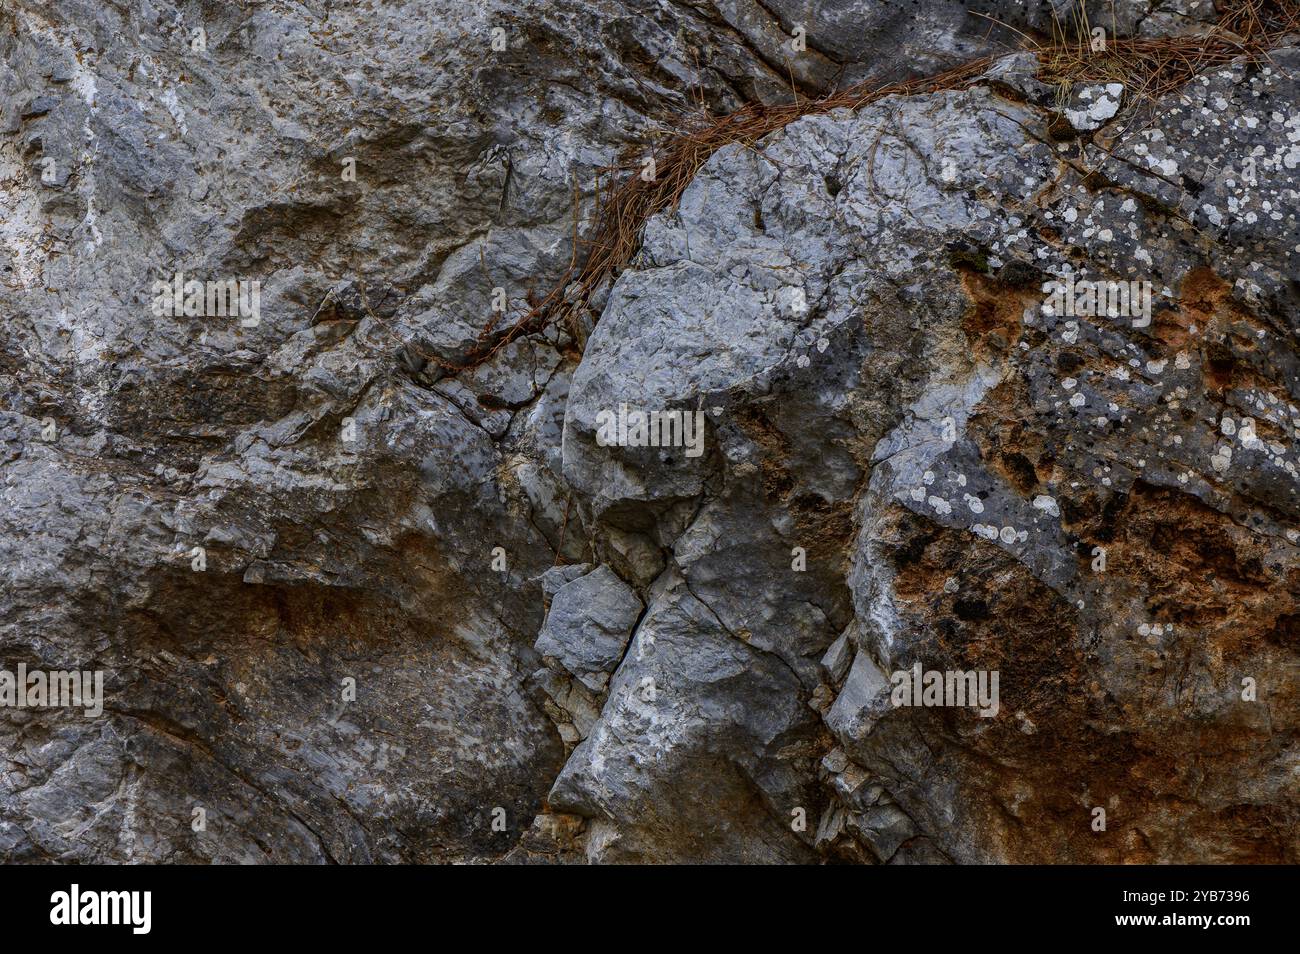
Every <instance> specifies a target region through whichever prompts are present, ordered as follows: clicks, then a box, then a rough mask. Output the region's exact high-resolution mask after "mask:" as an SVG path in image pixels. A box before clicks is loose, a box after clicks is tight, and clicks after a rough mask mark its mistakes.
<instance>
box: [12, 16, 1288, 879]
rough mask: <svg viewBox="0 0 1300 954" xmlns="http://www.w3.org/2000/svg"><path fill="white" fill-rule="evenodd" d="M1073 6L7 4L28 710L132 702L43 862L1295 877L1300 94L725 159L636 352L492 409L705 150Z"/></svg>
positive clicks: (44, 717)
mask: <svg viewBox="0 0 1300 954" xmlns="http://www.w3.org/2000/svg"><path fill="white" fill-rule="evenodd" d="M1069 6H1071V5H1069V4H1052V5H1050V7H1052V8H1057V15H1058V16H1060V17H1065V16H1066V15H1067V13H1068V11H1067V10H1066V7H1069ZM1097 6H1098V7H1100V6H1102V5H1097ZM1104 6H1105V7H1106V10H1105V11H1102V10H1100V9H1098V10H1093V9H1092V5H1089V13H1090V16H1092V18H1093V20H1094V21H1095V22H1101V23H1103V24H1106V25H1107V26H1108V27H1109V28H1110V29H1111V30H1112V33H1114V32H1118V33H1120V34H1125V33H1135V34H1142V35H1147V36H1153V35H1162V34H1165V33H1168V32H1169V31H1174V30H1184V29H1193V28H1198V27H1196V26H1195V25H1196V24H1198V23H1199V24H1203V23H1205V22H1208V21H1210V20H1212V19H1213V17H1214V10H1213V9H1212V6H1211V5H1210V4H1207V3H1201V2H1199V0H1197V2H1192V0H1188V2H1175V3H1147V2H1134V3H1124V4H1119V3H1117V4H1114V8H1115V19H1114V20H1113V22H1109V23H1108V22H1107V21H1108V18H1109V17H1110V6H1111V5H1109V4H1107V5H1104ZM1031 7H1033V9H1029V8H1023V7H1022V5H1020V4H1017V3H958V2H943V0H935V2H929V3H923V4H901V3H893V2H882V3H861V2H853V0H845V2H842V3H841V2H836V3H829V4H820V5H818V9H817V10H816V11H812V10H804V9H803V8H801V7H800V6H799V5H798V4H785V3H768V4H766V5H759V4H751V3H747V2H731V0H728V2H725V3H724V2H720V0H719V2H717V3H710V4H705V5H702V6H692V5H684V4H673V3H670V4H664V5H658V4H655V5H651V4H643V3H640V2H637V0H623V2H613V0H609V2H603V3H599V4H593V5H589V4H585V3H577V2H573V3H570V2H568V0H545V2H540V0H539V2H536V3H529V4H524V5H518V4H499V5H491V4H489V5H480V6H476V7H474V8H472V9H469V8H465V9H462V8H460V7H457V8H456V9H455V10H452V9H450V8H447V9H443V8H441V7H436V8H435V6H434V5H431V4H429V3H426V2H414V0H411V2H406V3H400V4H383V5H378V4H376V5H373V6H370V5H361V6H358V7H349V8H348V9H336V8H332V7H330V6H329V5H328V4H326V5H322V6H320V7H319V8H317V7H314V6H310V5H301V4H293V3H281V2H273V3H267V4H261V5H258V6H256V7H253V8H249V9H247V10H245V9H242V8H238V7H220V8H216V7H213V8H209V7H207V6H195V5H176V4H172V3H165V2H160V3H155V4H146V5H144V6H143V7H140V8H139V10H138V11H137V10H134V9H133V10H132V11H125V10H123V9H120V8H118V7H115V6H112V5H107V4H99V3H94V2H81V0H55V2H52V3H51V2H46V0H41V2H32V0H7V2H6V3H5V5H4V6H3V7H0V53H2V54H3V60H2V63H0V234H3V236H4V247H3V251H2V252H0V256H2V257H0V316H2V317H3V329H4V330H3V332H0V386H2V387H3V393H4V396H5V403H4V406H3V408H0V440H2V441H3V454H2V456H0V500H2V501H3V507H0V580H2V581H3V584H2V585H0V654H2V655H0V668H4V669H14V668H15V667H16V666H17V665H18V664H20V663H22V664H25V665H26V666H28V667H29V668H31V669H44V670H61V669H75V670H100V671H102V672H103V673H104V674H105V698H104V706H103V710H104V711H103V713H102V715H99V716H98V717H93V718H92V717H88V716H87V715H86V714H85V713H84V712H83V711H81V710H80V709H76V708H35V709H17V708H0V744H3V746H4V752H5V759H6V761H5V763H4V771H3V776H2V778H3V783H2V784H0V857H3V858H4V859H5V860H9V861H34V860H50V861H56V860H66V861H223V862H226V861H232V862H233V861H241V862H242V861H278V862H330V861H332V862H366V861H385V862H391V861H452V860H475V861H477V860H494V859H505V860H509V861H520V862H529V861H574V860H592V861H608V862H615V861H619V862H626V861H722V862H732V861H754V862H817V861H823V860H847V861H857V862H866V863H935V862H944V861H957V862H972V861H978V862H989V861H1058V862H1059V861H1066V862H1120V861H1153V862H1218V861H1289V862H1295V861H1297V860H1298V859H1297V857H1296V845H1297V833H1298V831H1297V830H1298V827H1300V740H1298V737H1297V731H1298V729H1300V641H1298V640H1300V635H1298V634H1300V622H1298V621H1300V608H1297V595H1298V593H1300V559H1298V557H1300V552H1298V545H1300V496H1298V491H1300V483H1298V480H1300V477H1298V475H1297V473H1296V457H1297V455H1296V450H1295V448H1296V441H1297V438H1300V410H1297V403H1300V394H1297V391H1298V390H1300V376H1298V374H1300V349H1298V348H1297V341H1296V335H1297V331H1298V330H1300V322H1298V320H1297V315H1298V314H1300V310H1298V308H1297V306H1298V305H1300V301H1298V300H1297V297H1298V296H1297V285H1296V279H1297V264H1298V263H1297V257H1298V256H1300V227H1298V226H1297V221H1296V214H1297V213H1296V209H1297V206H1298V204H1300V201H1298V200H1300V181H1298V180H1300V146H1298V145H1297V140H1300V117H1297V116H1296V115H1294V113H1295V110H1294V103H1295V101H1296V98H1297V95H1296V94H1297V91H1296V84H1295V80H1294V79H1293V75H1294V71H1295V67H1296V66H1297V65H1300V53H1298V52H1297V51H1296V49H1295V48H1294V43H1290V44H1284V45H1283V46H1284V48H1283V49H1280V50H1277V51H1274V53H1273V54H1272V56H1271V60H1270V62H1268V63H1251V62H1249V61H1248V60H1247V59H1245V58H1241V59H1239V60H1237V61H1235V62H1233V63H1231V64H1230V65H1227V66H1224V67H1223V68H1220V69H1215V70H1213V71H1210V72H1208V73H1206V74H1205V75H1203V76H1199V77H1197V78H1195V79H1193V80H1192V81H1191V82H1189V83H1187V84H1186V85H1185V87H1184V88H1182V89H1180V90H1178V91H1176V92H1172V93H1170V94H1168V95H1165V96H1163V97H1162V98H1160V99H1159V100H1157V101H1154V102H1140V101H1138V99H1137V97H1135V95H1134V91H1133V90H1132V89H1128V88H1126V87H1125V86H1124V84H1122V83H1118V82H1115V83H1106V82H1097V83H1081V84H1077V85H1076V86H1075V87H1074V88H1073V89H1072V90H1068V91H1066V90H1062V89H1059V88H1057V87H1054V86H1048V85H1045V84H1044V83H1043V82H1042V81H1041V80H1040V79H1038V78H1037V77H1036V75H1035V74H1036V69H1037V63H1036V62H1035V60H1034V58H1033V57H1032V56H1027V55H1023V54H1022V55H1014V56H1008V57H1007V58H1005V59H1002V60H999V61H998V62H997V63H996V64H995V65H994V66H993V67H992V68H991V69H990V70H989V73H988V74H987V76H985V77H983V78H982V79H980V80H978V81H977V82H975V83H973V84H971V85H970V86H969V87H968V88H963V89H953V90H947V91H941V92H933V93H927V94H920V95H914V96H906V97H902V96H896V97H889V98H886V99H883V100H880V101H878V102H875V103H872V104H870V105H867V106H864V107H863V108H861V109H859V110H857V111H856V112H851V111H849V110H836V111H833V112H830V113H827V114H823V115H814V116H808V117H806V118H803V119H800V120H797V121H795V122H793V123H791V124H790V125H788V126H787V127H785V128H784V129H783V130H781V131H779V132H776V133H774V134H773V135H771V136H770V137H768V138H767V139H766V140H765V141H764V142H763V143H762V144H761V145H760V147H759V148H744V147H742V146H738V145H736V146H727V147H724V148H722V149H721V150H719V151H718V152H717V153H716V154H715V155H714V156H713V157H712V158H711V159H710V160H709V161H708V162H707V163H706V164H705V165H704V167H703V168H702V169H701V170H700V171H699V172H698V174H697V175H695V177H694V179H693V181H692V182H691V184H690V185H689V186H688V187H687V189H686V191H685V193H684V194H683V195H682V197H681V201H680V204H679V205H678V206H677V207H676V208H675V209H672V210H669V211H666V212H664V213H663V214H660V215H658V216H656V217H655V218H653V219H652V220H651V221H650V222H649V223H648V225H647V227H646V229H645V234H644V240H643V244H642V248H641V251H640V252H639V254H638V255H637V257H636V259H635V260H634V262H633V263H632V264H631V266H630V267H629V268H628V269H626V270H625V271H623V273H622V274H621V275H619V276H618V278H617V281H616V282H614V283H613V285H612V287H607V288H603V289H601V290H600V291H599V293H598V295H597V296H595V297H594V298H593V300H592V301H590V302H589V303H588V304H589V305H590V312H591V314H590V315H589V316H588V317H589V319H590V320H592V322H593V323H592V324H591V325H590V326H589V327H587V328H578V327H575V326H571V325H568V324H565V323H559V324H554V325H551V326H548V327H545V328H540V329H539V330H537V331H535V332H533V333H529V334H523V335H519V336H517V337H514V338H513V339H511V340H509V341H508V342H507V343H503V344H502V345H501V347H499V348H498V349H497V350H495V351H494V352H493V353H492V354H491V355H490V357H489V358H488V359H487V360H485V361H482V362H481V363H477V364H474V365H473V366H472V367H469V368H461V367H459V366H460V365H462V364H463V363H465V362H466V360H467V358H468V357H469V356H471V355H472V354H474V353H475V349H476V348H477V347H478V346H479V344H480V343H481V342H482V341H483V340H484V336H485V335H488V336H490V335H491V334H492V333H493V332H494V331H495V332H497V333H499V332H500V329H503V328H506V327H509V326H510V325H511V324H512V323H513V322H515V321H517V320H519V319H520V318H521V317H522V316H523V315H525V314H526V313H528V312H529V310H530V309H531V308H532V307H533V306H534V305H535V304H536V303H537V302H538V301H540V300H541V299H542V298H543V297H544V296H545V295H546V294H547V293H548V292H549V291H550V290H551V288H552V287H553V286H554V284H555V283H556V282H557V281H559V280H560V279H561V277H562V276H563V275H564V273H565V268H566V267H567V266H568V264H569V263H570V262H571V261H572V260H573V258H574V256H575V254H578V253H580V251H581V250H578V252H575V249H574V246H573V237H574V233H575V229H576V230H577V231H578V232H579V233H580V234H581V232H582V230H583V229H584V227H585V225H586V224H587V223H588V222H589V220H590V217H591V215H592V213H593V209H594V206H595V202H596V200H597V192H596V188H595V183H596V178H597V172H598V170H599V169H600V168H601V167H603V166H605V165H607V164H609V163H612V162H615V161H618V160H619V159H620V157H621V158H622V159H624V160H630V159H635V158H636V157H639V156H641V155H644V154H646V152H647V150H648V149H649V147H650V142H651V140H652V139H653V136H654V135H655V133H656V131H660V130H664V129H669V128H672V127H673V126H674V125H675V124H676V123H677V122H679V121H680V119H681V117H682V115H683V114H685V113H687V112H688V111H689V110H690V109H691V108H692V104H695V103H700V102H702V103H704V104H705V105H706V106H708V107H709V108H710V109H712V110H714V111H717V112H721V111H726V110H729V109H733V108H735V107H737V106H739V105H741V103H743V102H744V101H746V100H749V99H755V98H756V99H760V100H764V101H767V102H781V101H787V100H788V98H789V96H790V88H791V84H793V85H794V86H795V88H796V89H797V90H798V91H799V92H800V93H803V94H809V95H811V94H817V93H822V92H827V91H829V90H831V89H833V88H837V87H839V86H842V85H843V84H845V83H848V82H851V81H854V80H857V79H861V78H862V77H864V76H866V75H869V74H874V75H879V76H880V77H882V78H887V79H895V78H898V77H900V76H911V75H916V74H918V73H926V72H930V71H933V70H937V69H942V68H944V67H946V66H949V65H952V64H954V63H956V62H959V61H960V60H962V59H966V58H969V57H973V56H976V55H984V54H989V53H992V52H997V51H998V50H1000V49H1003V48H1006V47H1007V46H1008V45H1009V44H1010V42H1011V40H1012V39H1013V38H1014V36H1015V33H1014V31H1015V30H1027V31H1031V32H1037V33H1041V34H1049V33H1050V32H1051V30H1052V29H1053V25H1052V23H1053V21H1052V19H1051V18H1050V17H1049V16H1048V12H1049V11H1048V8H1049V5H1048V4H1041V5H1031ZM973 13H980V14H985V15H987V17H988V18H991V19H984V18H980V17H976V16H973V15H972V14H973ZM1103 14H1104V15H1103ZM805 17H806V18H807V19H806V22H805V19H804V18H805ZM994 21H997V22H994ZM1002 24H1005V25H1002ZM850 26H852V27H853V29H849V27H850ZM798 27H803V28H804V30H805V32H806V41H807V42H806V49H804V50H799V49H796V48H795V47H791V46H789V43H790V40H791V37H792V36H793V35H794V34H795V33H796V30H797V28H798ZM859 27H860V29H859ZM196 31H201V32H196ZM502 46H504V49H502V48H501V47H502ZM178 271H181V272H183V273H184V277H185V278H186V279H191V280H198V281H218V280H227V279H233V280H249V281H251V280H256V281H258V282H259V283H260V292H259V294H260V297H259V299H258V311H257V314H256V315H255V316H253V317H255V318H256V320H255V321H254V320H251V319H249V320H242V321H241V320H240V318H239V316H230V315H224V316H220V315H217V316H214V315H198V316H195V315H190V316H186V315H184V314H180V315H170V314H167V313H165V312H163V313H160V312H159V310H158V309H156V308H155V307H154V305H155V298H156V291H155V288H154V283H155V282H156V281H160V280H162V281H168V280H170V279H171V277H172V276H173V275H174V274H175V273H176V272H178ZM1107 282H1109V283H1112V286H1113V283H1118V282H1124V283H1126V285H1125V298H1124V299H1123V302H1122V304H1123V305H1124V309H1121V313H1117V314H1113V315H1112V314H1107V313H1106V309H1105V308H1104V307H1103V308H1101V309H1100V310H1098V309H1096V308H1094V307H1090V306H1088V303H1087V301H1086V300H1083V299H1080V300H1079V301H1075V300H1074V299H1073V298H1071V301H1070V303H1069V304H1068V305H1067V304H1066V303H1065V298H1064V297H1063V294H1057V292H1058V290H1059V289H1062V288H1065V287H1068V288H1069V289H1070V291H1071V293H1073V292H1074V291H1075V290H1076V289H1091V288H1093V287H1094V285H1093V284H1091V283H1102V284H1103V285H1104V283H1107ZM1130 282H1132V283H1137V284H1136V285H1132V286H1129V285H1128V284H1127V283H1130ZM1070 283H1073V284H1070ZM1142 283H1149V285H1150V289H1149V291H1150V298H1149V299H1148V301H1149V306H1150V307H1149V309H1147V310H1146V311H1145V312H1144V311H1143V310H1142V308H1141V302H1142V301H1143V298H1142V291H1141V290H1142V289H1143V288H1146V286H1145V285H1143V284H1142ZM1097 287H1100V286H1097ZM1107 287H1111V286H1107ZM1130 288H1131V289H1132V290H1133V291H1132V295H1131V296H1130V295H1129V290H1130ZM1094 304H1095V301H1094ZM597 319H598V320H597ZM575 335H577V336H578V337H575ZM489 340H491V339H490V337H489ZM620 408H624V409H627V408H632V409H634V410H635V409H641V410H646V411H650V410H653V411H656V412H671V413H672V414H674V415H676V417H675V418H674V420H675V421H677V422H679V423H680V424H683V425H684V424H687V423H689V424H690V425H691V426H694V425H695V422H696V421H698V422H699V425H698V428H699V429H698V431H693V432H692V433H695V434H697V436H698V437H699V438H700V439H701V440H700V444H699V450H700V453H698V454H695V453H691V454H687V453H686V452H685V451H686V450H687V448H685V447H683V446H681V441H675V442H671V443H669V444H668V446H649V445H647V446H629V444H635V442H634V441H633V442H628V441H615V442H613V443H611V442H609V441H608V440H606V439H605V437H606V436H607V435H606V434H602V431H601V425H602V414H605V415H608V414H611V413H613V414H617V413H618V412H619V410H620ZM678 436H679V437H680V436H681V432H680V431H679V432H678ZM914 665H919V666H920V667H921V668H922V669H924V670H927V671H930V670H937V671H962V672H977V671H978V672H981V673H989V672H996V673H997V674H998V677H999V681H998V690H999V693H1000V695H999V698H998V700H997V706H996V712H993V713H992V714H986V715H981V714H980V712H979V711H977V709H976V708H975V707H971V706H957V707H952V706H940V707H927V706H903V707H900V706H896V705H894V704H893V701H892V699H891V696H892V689H893V685H892V682H891V677H892V676H893V674H894V673H896V672H900V671H910V669H911V667H913V666H914ZM1098 809H1104V813H1105V828H1104V829H1099V828H1098V826H1097V819H1098V815H1097V810H1098Z"/></svg>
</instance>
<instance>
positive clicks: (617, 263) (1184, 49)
mask: <svg viewBox="0 0 1300 954" xmlns="http://www.w3.org/2000/svg"><path fill="white" fill-rule="evenodd" d="M1225 6H1226V7H1228V9H1227V10H1226V11H1225V12H1223V13H1222V15H1221V18H1220V20H1219V22H1218V23H1217V24H1216V25H1214V26H1212V27H1210V28H1208V29H1206V30H1204V31H1202V32H1199V33H1194V34H1187V35H1183V36H1175V37H1161V38H1143V37H1137V38H1128V39H1115V38H1109V39H1108V41H1107V44H1106V49H1105V51H1104V52H1093V51H1092V50H1091V48H1090V46H1089V42H1088V40H1089V37H1088V29H1089V25H1088V23H1087V20H1086V17H1083V16H1081V15H1080V16H1077V17H1076V18H1075V23H1074V24H1073V29H1067V27H1066V26H1065V25H1064V24H1059V23H1058V25H1057V26H1058V28H1057V29H1055V30H1054V35H1053V37H1052V39H1051V40H1050V41H1039V40H1034V39H1032V38H1030V37H1025V41H1026V42H1025V44H1024V49H1026V50H1028V51H1030V52H1033V53H1035V54H1036V55H1037V56H1038V58H1039V62H1040V64H1041V66H1040V69H1039V74H1038V76H1039V79H1041V80H1042V81H1043V82H1045V83H1048V84H1050V85H1055V86H1057V87H1058V88H1060V89H1062V90H1063V91H1064V92H1065V93H1067V94H1068V89H1069V86H1070V85H1071V84H1074V83H1093V82H1118V83H1123V84H1124V87H1125V91H1126V95H1127V96H1128V97H1129V101H1130V103H1132V102H1138V101H1152V100H1155V99H1158V98H1160V97H1162V96H1165V95H1167V94H1169V93H1171V92H1175V91H1177V90H1178V89H1179V88H1181V87H1182V86H1183V85H1184V84H1185V83H1186V82H1187V81H1188V80H1190V79H1191V78H1192V77H1194V76H1196V75H1198V74H1200V73H1202V72H1204V71H1206V70H1209V69H1212V68H1214V67H1217V66H1222V65H1224V64H1226V63H1229V62H1231V61H1232V60H1234V59H1236V58H1238V57H1241V56H1246V57H1250V58H1252V59H1264V58H1266V57H1267V55H1268V52H1269V50H1271V49H1273V48H1275V47H1276V46H1277V43H1278V41H1279V40H1280V39H1281V38H1282V37H1283V36H1285V35H1286V34H1288V33H1295V32H1300V0H1236V2H1232V3H1231V4H1227V3H1225ZM1080 9H1082V7H1081V8H1080ZM1071 34H1072V35H1071ZM1022 36H1023V34H1022ZM1000 55H1001V54H999V55H997V56H994V55H990V56H984V57H980V58H978V59H975V60H972V61H970V62H967V63H964V64H962V65H960V66H957V67H954V68H952V69H949V70H946V71H944V72H942V73H939V74H937V75H934V76H929V77H924V78H921V79H915V80H908V81H905V82H894V83H887V84H884V85H877V84H875V83H873V82H872V81H870V80H869V81H867V82H864V83H861V84H858V85H856V86H852V87H850V88H848V89H844V90H841V91H838V92H835V93H832V94H830V95H828V96H824V97H821V98H818V99H809V98H803V97H799V96H798V95H797V94H795V98H794V101H793V102H791V103H787V104H783V105H778V106H767V105H763V104H761V103H751V104H749V105H746V106H744V107H742V108H741V109H739V110H736V111H735V112H733V113H729V114H727V115H725V116H715V117H707V118H705V119H703V120H696V121H694V122H688V123H687V124H686V125H685V127H684V128H683V129H681V130H679V131H677V132H674V133H672V134H670V135H669V136H668V137H667V138H666V140H665V141H664V143H663V145H662V146H661V148H660V149H659V150H658V152H656V153H655V155H654V160H655V173H656V174H655V176H654V178H653V179H651V180H650V181H647V180H645V179H643V178H642V177H641V176H640V175H639V174H638V173H639V172H640V171H641V168H642V166H641V163H640V162H631V161H624V162H622V163H620V164H618V165H615V166H611V167H609V168H607V169H605V170H603V173H604V185H603V186H598V188H597V192H598V203H597V204H598V211H597V214H596V218H595V223H594V228H593V229H592V230H591V233H590V237H589V238H587V239H582V238H581V237H580V235H579V231H580V230H579V227H578V221H577V208H578V202H577V198H578V197H577V189H576V183H575V196H574V199H575V203H574V214H575V220H574V253H573V259H572V261H571V262H570V265H569V267H568V269H567V270H566V271H565V273H564V275H563V276H562V277H561V279H560V281H559V282H558V283H557V285H556V286H555V288H554V289H553V290H552V291H551V293H550V294H549V295H547V296H546V298H544V299H543V300H542V301H541V302H539V303H538V304H536V305H535V306H534V307H533V308H532V309H531V310H530V311H529V312H528V313H527V314H525V315H524V316H523V317H522V318H520V319H519V320H518V321H516V322H515V323H514V324H512V325H510V326H508V327H506V328H504V329H491V328H489V329H485V333H484V337H483V339H482V341H481V344H480V346H479V347H478V348H476V349H475V351H474V353H473V354H472V355H471V356H470V358H469V360H468V361H466V362H465V364H463V365H459V366H457V365H453V364H450V363H448V362H446V361H443V360H441V359H438V358H433V357H430V360H433V361H435V362H436V363H438V364H439V365H441V366H442V367H444V368H446V369H447V370H450V371H452V372H455V371H460V370H464V369H466V368H470V367H474V366H476V365H478V364H481V363H482V362H484V361H487V360H488V359H490V358H491V357H492V356H493V355H494V354H496V353H497V352H498V351H499V350H501V349H502V348H504V347H505V346H506V345H508V344H509V343H510V342H511V341H513V340H515V339H516V338H518V337H519V336H520V335H525V334H530V333H532V332H535V331H539V330H541V329H543V328H545V327H546V326H548V325H550V324H552V323H553V322H555V321H557V320H567V321H571V320H572V319H573V318H574V317H575V316H576V313H577V310H578V309H580V308H582V307H584V305H585V302H586V300H587V298H588V296H589V295H590V294H591V293H592V292H593V291H595V290H596V289H597V288H598V287H599V286H601V285H602V284H603V283H604V282H605V281H606V280H607V279H613V278H615V277H617V275H618V273H619V272H621V271H622V270H623V269H624V268H625V267H626V266H627V264H628V263H629V262H630V261H631V260H632V257H633V255H635V254H636V252H637V250H638V248H639V247H640V244H641V236H642V232H643V230H644V228H645V224H646V222H648V221H649V219H650V218H651V217H652V216H654V215H656V214H658V213H659V212H662V211H664V210H666V209H672V208H675V207H676V205H677V202H678V200H679V199H680V198H681V195H682V192H683V191H684V190H685V189H686V186H687V185H688V184H689V183H690V181H691V180H692V179H693V178H694V177H695V174H696V173H697V172H698V171H699V170H700V167H701V166H703V165H704V163H705V162H706V161H708V159H709V157H710V156H712V155H713V154H714V153H715V152H717V151H718V150H719V149H721V148H723V147H724V146H728V145H732V144H740V145H743V146H746V147H748V148H757V147H758V146H759V143H760V142H761V140H762V139H763V138H764V137H766V136H769V135H771V134H772V133H774V132H776V131H778V130H780V129H783V128H784V127H785V126H787V125H789V124H790V123H792V122H794V121H795V120H797V119H801V118H803V117H805V116H814V115H819V114H824V113H828V112H830V111H832V110H835V109H850V110H856V109H860V108H862V107H863V106H866V105H868V104H870V103H873V102H876V101H877V100H880V99H883V98H885V97H887V96H908V95H915V94H919V93H934V92H942V91H944V90H951V89H960V88H964V87H966V86H968V85H971V84H972V83H973V82H974V81H975V80H976V79H978V78H979V77H980V76H982V75H983V74H984V73H985V72H987V70H988V69H989V67H990V66H991V65H992V63H993V62H994V60H996V59H998V58H999V56H1000ZM583 249H585V250H586V254H585V255H583V254H582V250H583ZM571 328H574V329H575V330H576V326H575V325H572V324H571ZM575 337H576V335H575ZM426 357H429V356H426Z"/></svg>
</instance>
